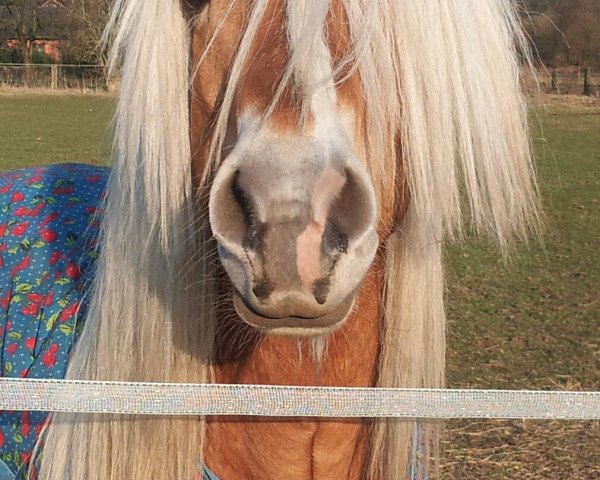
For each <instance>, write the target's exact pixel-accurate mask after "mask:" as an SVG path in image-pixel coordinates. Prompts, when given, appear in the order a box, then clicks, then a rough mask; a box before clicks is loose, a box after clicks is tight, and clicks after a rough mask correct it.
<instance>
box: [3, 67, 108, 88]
mask: <svg viewBox="0 0 600 480" xmlns="http://www.w3.org/2000/svg"><path fill="white" fill-rule="evenodd" d="M0 87H29V88H45V89H49V90H67V89H72V90H82V91H104V92H111V91H114V89H115V85H114V82H112V81H108V80H107V77H106V71H105V67H103V66H101V65H56V64H51V65H45V64H35V65H24V64H13V63H0Z"/></svg>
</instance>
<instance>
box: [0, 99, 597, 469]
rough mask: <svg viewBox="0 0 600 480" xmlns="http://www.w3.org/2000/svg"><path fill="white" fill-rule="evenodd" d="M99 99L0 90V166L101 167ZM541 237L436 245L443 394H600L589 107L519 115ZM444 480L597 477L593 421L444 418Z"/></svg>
mask: <svg viewBox="0 0 600 480" xmlns="http://www.w3.org/2000/svg"><path fill="white" fill-rule="evenodd" d="M113 105H114V99H113V98H112V97H109V96H92V95H90V96H76V95H67V94H60V95H46V94H41V93H32V94H24V93H17V92H16V91H14V90H11V91H5V92H0V170H9V169H14V168H19V167H25V166H31V165H39V164H45V163H57V162H74V161H75V162H90V163H105V162H107V161H108V157H109V153H110V145H109V137H110V128H109V119H110V116H111V112H112V108H113ZM531 125H532V137H533V142H534V149H535V153H536V165H537V169H538V173H539V181H540V182H539V183H540V190H541V194H542V197H543V205H544V209H545V213H546V230H545V232H544V235H543V240H542V242H532V244H531V245H530V246H528V247H522V246H521V248H519V249H518V250H517V252H516V254H515V255H513V256H512V257H511V259H510V260H509V261H508V263H505V262H503V260H502V259H501V258H500V257H499V255H498V254H497V252H495V251H494V249H493V247H490V246H489V245H487V244H486V243H485V242H483V241H481V240H474V239H471V238H469V235H467V238H466V241H465V243H464V244H463V245H456V246H452V247H450V248H449V249H448V251H447V256H446V268H447V273H448V282H447V309H448V317H449V324H448V337H449V347H448V370H447V378H448V386H451V387H457V388H501V389H518V388H531V389H583V390H600V293H599V287H598V286H599V285H600V253H599V250H600V248H599V247H600V102H597V101H596V102H594V101H592V100H584V99H578V98H575V97H570V98H567V99H565V98H563V99H560V100H557V99H554V98H548V99H545V106H544V107H540V106H536V107H534V108H532V110H531ZM444 449H445V451H446V456H445V459H444V462H443V464H442V473H443V477H444V478H456V479H481V478H488V479H504V478H510V479H595V478H597V479H600V423H599V422H505V421H456V422H449V423H448V424H447V435H446V436H445V440H444Z"/></svg>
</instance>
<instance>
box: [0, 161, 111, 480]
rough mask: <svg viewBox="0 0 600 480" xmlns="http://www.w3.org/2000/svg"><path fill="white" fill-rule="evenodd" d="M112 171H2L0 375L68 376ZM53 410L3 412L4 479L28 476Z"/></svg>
mask: <svg viewBox="0 0 600 480" xmlns="http://www.w3.org/2000/svg"><path fill="white" fill-rule="evenodd" d="M107 177H108V169H106V168H99V167H94V166H89V165H76V164H66V165H54V166H48V167H41V168H35V169H27V170H18V171H15V172H10V173H2V174H0V376H3V377H28V378H63V377H64V374H65V370H66V365H67V361H68V358H69V354H70V352H71V350H72V348H73V344H74V342H75V339H76V338H77V334H78V333H79V331H80V330H81V328H82V323H81V322H79V323H78V321H77V320H78V318H83V315H84V311H85V305H84V304H83V303H82V301H83V298H84V293H85V290H86V287H87V285H88V284H89V280H90V278H91V275H92V273H93V269H94V265H95V260H96V255H97V253H96V248H95V242H96V238H97V234H98V228H99V221H100V214H101V212H100V211H99V210H98V205H99V204H100V200H101V197H102V195H103V191H104V188H105V185H106V179H107ZM47 416H48V415H47V413H45V412H8V411H6V412H0V480H8V479H10V480H13V478H14V479H21V478H25V476H26V471H27V470H28V464H29V459H30V458H31V451H32V450H33V447H34V444H35V442H36V440H37V437H38V435H39V433H40V431H41V429H42V427H43V425H44V422H45V421H46V419H47ZM11 474H12V476H10V475H11Z"/></svg>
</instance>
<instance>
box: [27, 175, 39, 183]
mask: <svg viewBox="0 0 600 480" xmlns="http://www.w3.org/2000/svg"><path fill="white" fill-rule="evenodd" d="M41 181H42V176H41V175H34V176H33V177H30V178H29V179H28V180H27V185H31V184H32V183H40V182H41Z"/></svg>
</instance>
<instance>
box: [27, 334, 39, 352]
mask: <svg viewBox="0 0 600 480" xmlns="http://www.w3.org/2000/svg"><path fill="white" fill-rule="evenodd" d="M36 343H37V338H36V337H29V338H28V339H27V340H25V347H26V348H28V349H29V350H34V349H35V344H36Z"/></svg>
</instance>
